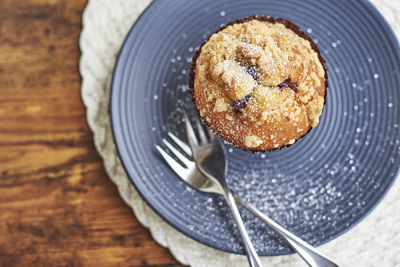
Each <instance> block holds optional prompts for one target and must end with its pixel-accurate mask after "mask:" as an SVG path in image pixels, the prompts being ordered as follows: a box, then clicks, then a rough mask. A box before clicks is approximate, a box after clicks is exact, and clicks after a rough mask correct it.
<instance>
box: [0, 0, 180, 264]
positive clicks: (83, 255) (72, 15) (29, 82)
mask: <svg viewBox="0 0 400 267" xmlns="http://www.w3.org/2000/svg"><path fill="white" fill-rule="evenodd" d="M85 5H86V0H24V1H16V0H0V266H32V265H36V266H89V265H90V266H179V264H178V262H177V261H176V260H175V259H174V258H173V257H172V255H171V254H170V253H169V251H168V250H167V249H165V248H163V247H161V246H160V245H158V244H157V243H156V242H155V241H154V240H153V239H152V237H151V235H150V233H149V231H148V230H147V229H146V228H144V227H143V226H142V225H141V224H140V223H139V222H138V221H137V219H136V218H135V217H134V215H133V213H132V211H131V209H130V208H129V207H128V206H127V205H125V204H124V203H123V201H122V200H121V198H120V197H119V195H118V192H117V189H116V187H115V186H114V184H113V183H112V182H111V181H110V180H109V178H108V177H107V175H106V173H105V171H104V168H103V165H102V161H101V159H100V157H99V156H98V154H97V153H96V151H95V148H94V146H93V138H92V133H91V131H90V130H89V128H88V126H87V122H86V110H85V108H84V105H83V103H82V101H81V97H80V87H81V77H80V75H79V70H78V64H79V57H80V51H79V46H78V38H79V34H80V31H81V27H82V25H81V17H82V11H83V9H84V7H85Z"/></svg>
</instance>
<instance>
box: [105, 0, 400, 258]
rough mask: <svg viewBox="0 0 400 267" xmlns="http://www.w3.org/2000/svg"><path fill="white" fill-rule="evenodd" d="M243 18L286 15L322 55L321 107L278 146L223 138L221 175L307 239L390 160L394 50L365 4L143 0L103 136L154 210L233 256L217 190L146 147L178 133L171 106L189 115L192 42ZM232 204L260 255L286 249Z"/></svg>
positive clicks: (339, 220)
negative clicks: (324, 88)
mask: <svg viewBox="0 0 400 267" xmlns="http://www.w3.org/2000/svg"><path fill="white" fill-rule="evenodd" d="M253 14H261V15H269V16H274V17H282V18H285V19H288V20H291V21H293V22H294V23H296V24H298V25H299V26H300V27H301V29H302V30H303V31H305V32H307V33H308V34H309V35H310V36H311V37H312V38H313V39H314V40H315V42H316V43H317V44H318V46H319V48H320V50H321V51H322V55H323V57H324V58H325V59H326V61H327V68H328V77H329V88H328V95H327V103H326V107H325V109H324V112H323V115H322V118H321V122H320V124H319V125H318V127H316V128H315V129H313V130H312V131H311V132H310V133H309V134H307V135H306V136H305V137H304V138H303V139H301V140H300V141H298V142H297V143H295V144H294V145H293V146H291V147H289V148H285V149H282V150H279V151H274V152H269V153H264V154H252V153H249V152H245V151H242V150H240V149H236V148H234V147H232V146H231V145H228V144H226V149H227V151H228V156H229V171H228V183H229V185H230V187H231V189H232V190H234V191H235V192H237V193H238V194H239V195H240V196H241V197H243V198H245V199H247V200H248V201H249V202H250V203H254V204H255V205H256V206H257V207H258V208H259V209H260V210H262V211H263V212H265V213H266V214H268V215H269V216H271V217H272V218H273V219H275V220H276V221H277V222H279V223H280V224H282V225H283V226H285V227H286V228H288V229H289V230H290V231H292V232H294V233H296V234H297V235H299V236H300V237H301V238H303V239H305V240H306V241H308V242H310V243H311V244H313V245H316V246H318V245H321V244H323V243H325V242H327V241H329V240H332V239H333V238H335V237H337V236H339V235H341V234H343V233H344V232H346V231H347V230H349V229H350V228H351V227H353V226H354V225H355V224H357V223H358V222H360V221H361V220H362V219H363V218H364V217H365V216H366V215H367V214H368V213H369V212H370V211H371V210H372V209H373V208H374V207H375V206H376V205H377V204H378V203H379V201H380V200H381V199H382V198H383V196H384V195H385V193H386V192H387V190H388V189H389V187H390V186H391V185H392V183H393V181H394V180H395V178H396V176H397V173H398V170H399V166H400V157H399V153H400V132H399V124H400V116H399V115H400V104H399V102H398V100H399V93H400V77H399V73H400V49H399V44H398V41H397V39H396V37H395V36H394V34H393V32H392V30H391V29H390V27H389V26H388V24H387V23H386V21H385V20H384V19H383V17H382V16H381V15H380V13H379V12H378V11H377V10H376V9H375V7H374V6H373V5H372V4H371V3H370V2H368V1H362V0H359V1H348V0H339V1H314V0H304V1H298V0H285V1H282V0H249V1H241V0H234V1H232V0H218V1H215V0H202V1H187V0H171V1H163V0H156V1H154V2H153V3H152V4H151V6H150V7H149V8H147V10H146V11H145V12H144V13H143V15H142V16H141V17H140V18H139V19H138V21H137V22H136V24H135V25H134V27H133V28H132V30H131V31H130V33H129V34H128V36H127V38H126V41H125V43H124V45H123V47H122V49H121V52H120V55H119V58H118V61H117V64H116V67H115V72H114V78H113V82H112V91H111V102H110V111H111V120H112V126H113V131H114V138H115V143H116V145H117V148H118V151H119V155H120V158H121V160H122V163H123V165H124V167H125V169H126V172H127V173H128V175H129V177H130V179H131V180H132V182H133V184H134V185H135V187H136V188H137V190H138V191H139V192H140V194H141V195H142V197H143V198H144V199H145V201H146V202H147V203H148V204H149V205H150V206H151V207H152V208H153V209H154V210H155V211H156V212H157V213H158V214H159V215H160V216H161V217H162V218H164V219H165V220H166V221H167V222H168V223H170V224H171V225H172V226H174V227H175V228H176V229H178V230H179V231H181V232H182V233H184V234H186V235H188V236H190V237H191V238H193V239H195V240H197V241H199V242H201V243H204V244H206V245H208V246H211V247H214V248H217V249H220V250H224V251H229V252H234V253H243V250H242V246H241V244H240V238H239V237H238V233H237V231H236V228H235V226H234V225H233V220H232V218H231V215H230V213H229V211H228V209H227V207H226V206H225V204H224V201H223V199H222V197H219V196H216V195H212V194H205V193H201V192H198V191H196V190H194V189H192V188H190V187H189V186H187V185H186V184H185V183H183V182H182V181H180V180H179V178H178V177H177V176H176V175H175V174H174V173H173V172H172V171H171V170H170V169H169V168H168V167H167V165H166V164H164V162H163V160H162V159H161V157H160V156H159V155H158V153H157V152H156V150H155V149H154V145H155V144H159V143H160V141H161V138H162V137H165V136H166V135H167V132H168V131H171V132H173V133H176V134H177V135H179V136H181V137H184V136H185V134H184V131H183V124H182V112H183V110H188V111H189V112H193V104H192V102H191V100H190V97H189V93H188V85H187V84H188V70H189V66H190V63H191V58H192V56H193V54H194V51H195V50H196V48H198V47H199V46H200V45H201V43H202V42H203V41H204V40H205V39H206V38H207V37H208V36H209V35H210V34H211V33H213V32H215V31H216V30H217V29H219V28H220V27H221V25H224V24H225V23H227V22H229V21H232V20H235V19H237V18H240V17H244V16H248V15H253ZM193 114H194V112H193ZM241 212H242V214H243V217H244V220H245V223H246V226H247V229H248V230H249V234H250V237H251V239H252V240H253V242H254V244H255V247H256V248H257V250H258V251H259V253H260V254H261V255H281V254H286V253H290V252H291V250H290V248H289V247H288V246H287V245H286V244H285V243H284V242H282V241H281V240H279V239H278V238H277V237H276V236H275V235H274V234H273V233H271V231H270V230H269V229H268V228H267V227H266V226H264V225H263V224H262V223H260V222H259V221H258V220H257V219H256V218H254V217H253V216H252V215H251V214H249V213H247V212H246V211H244V210H241Z"/></svg>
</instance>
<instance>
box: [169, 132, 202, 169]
mask: <svg viewBox="0 0 400 267" xmlns="http://www.w3.org/2000/svg"><path fill="white" fill-rule="evenodd" d="M162 142H163V143H164V144H165V145H166V146H167V147H168V148H169V150H171V152H172V154H174V155H175V156H176V157H177V158H178V159H179V160H180V161H182V163H183V164H185V165H186V167H188V168H189V167H191V165H193V164H194V163H193V161H191V160H188V159H187V158H186V157H185V156H184V155H183V154H182V153H181V152H179V151H178V150H177V149H176V148H175V147H174V146H173V145H171V144H170V143H169V142H168V141H167V140H165V139H164V138H163V139H162Z"/></svg>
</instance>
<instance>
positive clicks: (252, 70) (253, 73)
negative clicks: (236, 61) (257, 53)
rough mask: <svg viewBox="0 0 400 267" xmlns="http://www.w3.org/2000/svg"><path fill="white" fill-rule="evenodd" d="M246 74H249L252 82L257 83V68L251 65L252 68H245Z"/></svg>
mask: <svg viewBox="0 0 400 267" xmlns="http://www.w3.org/2000/svg"><path fill="white" fill-rule="evenodd" d="M246 72H247V73H248V74H250V75H251V77H253V79H254V80H256V81H257V79H258V68H257V66H254V65H253V66H250V67H247V68H246Z"/></svg>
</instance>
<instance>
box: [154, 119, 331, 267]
mask: <svg viewBox="0 0 400 267" xmlns="http://www.w3.org/2000/svg"><path fill="white" fill-rule="evenodd" d="M185 125H186V132H187V136H188V141H189V144H190V146H188V145H187V144H186V143H185V142H183V141H182V140H180V139H179V138H178V137H176V136H175V135H174V134H172V133H170V132H168V136H169V137H170V138H171V139H172V140H173V141H174V142H175V143H176V145H177V146H178V147H179V148H180V149H181V150H182V151H183V152H184V153H185V154H187V155H188V156H189V157H190V158H188V157H187V156H185V155H183V154H182V153H181V152H180V151H179V150H178V149H176V148H175V147H174V146H173V145H171V143H169V142H168V141H167V140H166V139H162V142H163V143H164V144H165V145H166V147H168V149H169V150H170V151H171V153H172V154H174V155H175V156H176V157H177V158H178V159H179V161H181V163H183V165H184V167H183V166H182V165H181V164H180V163H179V162H177V161H176V160H175V159H174V158H172V157H171V156H170V155H169V154H168V153H167V152H166V151H165V150H163V149H162V148H161V147H160V146H158V145H157V146H156V149H157V150H158V151H159V153H160V154H161V156H162V157H163V158H164V160H165V161H166V162H167V164H168V165H169V166H170V167H171V169H172V170H173V171H174V172H175V173H176V174H177V175H178V176H179V177H180V178H181V179H182V180H184V181H185V182H186V183H187V184H189V185H190V186H192V187H194V188H196V189H197V190H199V191H203V192H208V193H217V194H220V195H224V196H225V191H224V190H225V189H224V187H223V186H221V185H220V184H219V182H218V180H217V179H218V178H216V177H213V175H212V174H213V173H217V175H220V176H219V177H220V178H219V179H221V177H222V178H225V167H226V163H225V162H226V157H225V152H224V147H223V146H222V144H221V143H220V141H219V140H218V139H217V138H216V137H215V135H214V134H213V133H212V132H210V131H209V132H208V138H207V135H206V134H205V132H204V131H203V128H202V126H201V124H200V121H199V120H198V118H196V126H197V129H198V135H199V138H200V145H199V143H198V140H197V138H196V135H195V133H194V130H193V128H192V126H191V124H190V122H189V119H188V118H187V115H186V114H185ZM199 147H200V148H201V149H200V150H199ZM193 148H194V149H193ZM213 149H214V151H215V150H216V151H217V153H215V152H214V153H215V154H214V156H211V157H210V155H208V157H207V153H210V151H212V150H213ZM199 151H200V152H199ZM195 152H196V153H195ZM215 155H218V156H215ZM205 158H206V160H204V159H205ZM210 159H211V163H216V164H211V165H212V166H211V167H209V166H207V164H208V163H207V164H204V162H210ZM217 162H223V165H222V166H221V165H218V164H221V163H217ZM204 165H206V166H205V167H204ZM218 166H219V167H218ZM225 184H226V183H225ZM225 188H226V190H228V189H227V186H225ZM227 194H229V195H230V196H231V198H228V200H227V201H230V200H229V199H232V197H233V198H234V200H235V201H236V202H238V203H239V204H240V205H242V206H243V207H245V208H246V209H248V210H249V211H250V212H251V213H253V214H254V215H255V216H256V217H258V218H259V219H260V220H261V221H263V222H264V223H265V224H266V225H268V226H269V227H270V228H271V229H272V230H274V231H275V232H276V233H277V234H278V235H280V236H281V237H282V238H283V239H284V240H286V241H287V242H288V244H289V245H290V246H291V248H292V249H294V250H295V251H296V252H297V253H298V254H299V255H300V256H301V257H302V258H303V259H304V260H305V261H306V262H307V263H308V265H309V266H312V267H322V266H324V267H325V266H327V267H334V266H338V265H337V264H336V263H334V262H333V261H332V260H330V259H328V258H327V257H326V256H324V255H323V254H321V253H320V252H318V251H317V250H316V249H315V248H314V247H313V246H311V245H310V244H308V243H307V242H305V241H304V240H302V239H300V238H299V237H297V236H296V235H294V234H293V233H291V232H290V231H288V230H286V229H285V228H284V227H282V226H281V225H279V224H278V223H276V222H275V221H273V220H272V219H271V218H269V217H268V216H267V215H265V214H264V213H262V212H261V211H259V210H258V209H257V208H255V207H254V206H253V205H251V204H249V203H247V202H246V201H244V200H243V199H241V198H240V197H238V196H237V195H236V194H235V193H234V192H231V191H229V190H228V193H227ZM225 198H226V197H225ZM228 203H230V202H228ZM236 211H237V209H236ZM237 214H239V213H238V211H237ZM239 215H240V214H239ZM239 219H240V218H239ZM242 225H243V222H242ZM239 227H240V226H239ZM243 228H244V225H243ZM244 231H245V229H244ZM241 233H242V232H241ZM243 239H244V243H245V242H246V239H245V238H243ZM247 241H250V239H249V238H248V235H247ZM247 249H249V250H250V253H253V256H254V259H251V258H250V256H249V257H248V259H249V262H250V265H251V266H261V264H260V261H259V258H258V256H257V254H256V253H255V250H254V247H253V246H252V245H251V243H250V246H249V247H246V245H245V250H246V252H247ZM252 264H255V265H252ZM256 264H258V265H256Z"/></svg>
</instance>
